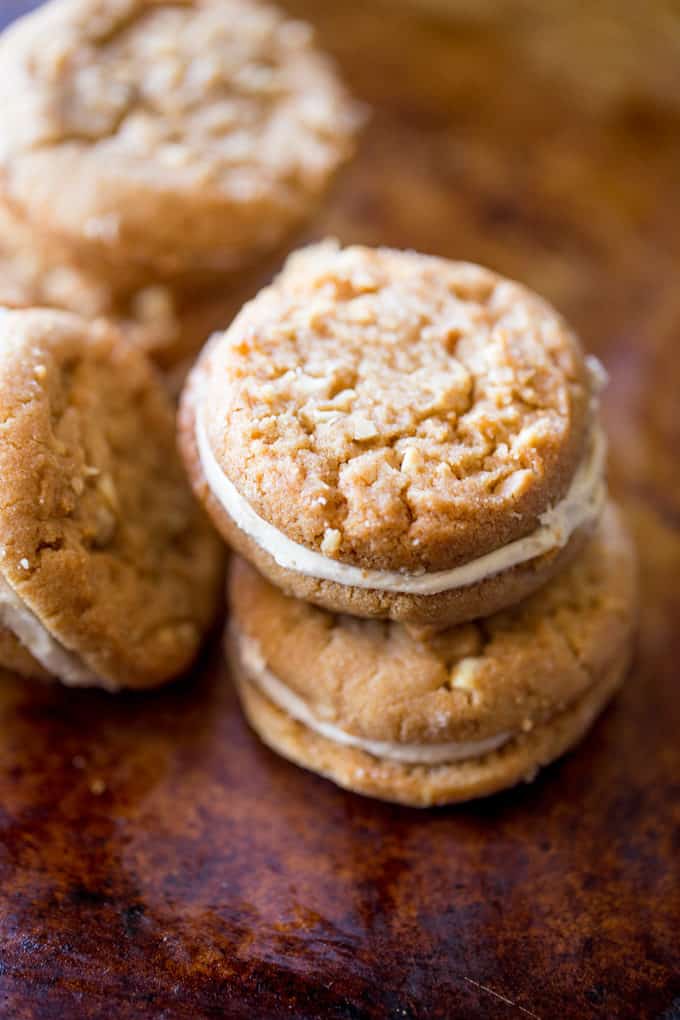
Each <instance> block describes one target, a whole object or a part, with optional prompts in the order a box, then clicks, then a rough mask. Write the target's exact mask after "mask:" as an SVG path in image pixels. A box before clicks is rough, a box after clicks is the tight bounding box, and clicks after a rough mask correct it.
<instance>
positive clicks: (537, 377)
mask: <svg viewBox="0 0 680 1020" xmlns="http://www.w3.org/2000/svg"><path fill="white" fill-rule="evenodd" d="M189 389H190V391H191V392H190V395H189V397H188V398H187V399H188V400H192V401H193V403H194V405H195V409H196V414H197V415H198V414H201V415H202V416H203V423H204V426H205V430H206V434H207V436H208V439H209V441H210V444H211V447H212V450H213V452H214V455H215V457H216V459H217V461H218V463H219V465H220V467H221V468H222V469H223V471H224V473H225V474H226V476H227V478H228V479H230V480H231V481H232V482H233V484H234V485H235V486H236V487H237V489H238V491H239V493H240V494H241V495H242V496H243V497H245V499H246V500H247V501H248V503H249V504H250V505H251V506H252V508H253V509H254V510H255V511H256V512H257V513H258V514H259V515H260V516H261V517H263V518H264V519H265V520H266V521H267V522H269V523H271V524H273V525H274V526H275V527H276V528H277V529H279V530H280V531H281V532H283V534H284V535H285V536H287V537H288V538H290V539H292V540H294V541H295V542H298V543H300V544H302V545H304V546H306V547H307V548H310V549H313V550H315V551H318V552H320V553H322V554H324V555H326V556H328V557H331V558H333V559H337V560H338V561H341V562H343V563H348V564H353V565H356V566H359V567H361V568H364V569H368V568H371V569H382V570H398V571H404V572H415V573H418V572H421V571H437V570H444V569H447V568H451V567H455V566H458V565H459V564H461V563H466V562H468V561H470V560H472V559H475V558H477V557H480V556H482V555H484V554H486V553H488V552H490V551H492V550H494V549H497V548H500V547H502V546H503V545H506V544H507V543H509V542H511V541H513V540H515V539H518V538H521V537H523V536H525V535H527V534H529V533H531V532H532V531H533V530H535V528H536V527H537V526H538V523H539V517H540V515H541V514H542V513H543V512H545V511H546V510H547V509H548V508H549V507H551V506H552V505H554V504H555V503H557V502H558V501H559V500H560V499H561V498H562V497H563V496H564V495H565V492H566V491H567V489H568V486H569V484H570V481H571V479H572V477H573V475H574V472H575V471H576V469H577V467H578V465H579V463H580V462H581V460H582V459H583V457H584V455H585V452H586V449H587V443H588V437H589V432H590V428H591V425H592V420H591V418H592V415H591V407H592V396H593V392H592V391H593V382H592V379H591V377H590V374H589V371H588V367H587V364H586V361H585V359H584V356H583V353H582V350H581V347H580V345H579V342H578V340H577V339H576V337H575V336H574V334H573V333H572V332H571V331H570V329H569V328H568V327H567V325H566V324H565V323H564V321H563V320H562V319H561V317H560V316H559V315H558V314H557V313H556V312H554V311H553V310H552V309H551V308H550V306H548V305H547V304H546V303H545V302H544V301H542V300H541V299H540V298H539V297H537V296H536V295H534V294H532V293H531V292H529V291H528V290H527V289H526V288H524V287H522V286H520V285H519V284H516V283H513V282H511V281H508V280H506V279H503V278H502V277H499V276H498V275H496V274H495V273H493V272H491V271H489V270H486V269H483V268H481V267H478V266H474V265H470V264H466V263H455V262H450V261H447V260H444V259H439V258H433V257H427V256H423V255H418V254H415V253H408V252H398V251H391V250H386V249H368V248H361V247H352V248H347V249H340V248H338V247H337V246H336V245H334V244H332V243H326V244H323V245H318V246H314V247H311V248H308V249H304V250H302V251H301V252H298V253H297V254H295V255H294V256H292V257H291V258H290V259H289V261H288V263H287V264H286V267H285V269H284V271H283V273H282V274H281V276H280V277H279V278H278V279H277V280H276V281H275V282H274V284H273V285H272V286H271V287H269V288H267V289H265V290H264V291H262V292H260V294H259V295H258V296H257V297H256V298H255V300H254V301H252V302H251V303H250V304H248V305H246V306H245V308H244V309H243V311H242V312H241V314H240V315H239V316H238V318H237V319H236V321H235V322H234V323H233V324H232V326H231V328H230V329H229V330H228V331H227V333H226V334H225V335H224V336H223V338H222V339H221V340H216V341H215V342H213V343H212V344H211V345H210V347H209V348H208V349H207V350H206V352H205V353H204V355H203V357H202V359H201V360H200V361H199V364H198V367H197V368H196V370H195V372H194V376H193V379H192V382H191V383H190V387H189Z"/></svg>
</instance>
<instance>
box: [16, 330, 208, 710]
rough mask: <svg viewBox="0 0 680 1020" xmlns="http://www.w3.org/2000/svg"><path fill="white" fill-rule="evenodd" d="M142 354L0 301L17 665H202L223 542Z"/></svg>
mask: <svg viewBox="0 0 680 1020" xmlns="http://www.w3.org/2000/svg"><path fill="white" fill-rule="evenodd" d="M173 418H174V415H173V409H172V405H171V403H170V400H169V398H168V397H167V395H166V393H165V391H164V389H163V386H162V384H161V382H160V380H159V378H158V377H157V375H156V373H155V372H154V370H153V368H152V367H151V365H150V364H149V362H148V361H147V360H146V358H145V357H144V356H143V355H142V354H140V353H139V351H137V350H135V349H134V348H133V347H132V346H131V345H130V344H128V343H127V342H126V341H125V340H124V338H123V337H122V336H121V335H120V333H119V332H117V331H116V330H115V329H114V328H113V327H112V326H111V325H110V324H108V323H106V322H105V321H103V320H98V321H95V322H94V323H88V322H87V321H86V320H84V319H82V318H79V317H78V316H75V315H71V314H68V313H65V312H56V311H31V310H27V311H1V312H0V428H1V429H2V442H0V475H1V476H2V479H3V484H2V490H1V492H0V624H1V625H2V628H3V629H4V630H5V631H7V630H9V631H11V632H12V634H13V635H14V637H15V638H16V639H17V640H18V642H19V643H20V644H21V645H22V646H23V648H24V649H25V651H26V652H28V653H30V657H31V658H26V657H24V659H23V662H18V661H17V659H16V642H14V645H13V643H12V641H11V640H5V639H3V640H2V641H0V661H1V662H2V663H3V664H4V665H6V666H7V667H8V668H16V669H18V671H19V672H22V673H28V674H32V673H33V672H34V668H33V664H34V663H36V662H37V663H38V665H39V666H40V667H41V672H42V673H47V674H49V675H51V676H56V677H59V678H60V679H61V680H63V681H64V682H65V683H67V684H74V685H81V686H82V685H97V686H102V687H106V688H108V689H110V690H115V689H118V688H121V687H140V688H141V687H150V686H154V685H157V684H161V683H163V682H165V681H166V680H169V679H171V678H172V677H174V676H177V675H178V674H180V673H182V672H183V671H184V670H185V669H186V668H187V667H188V666H189V665H190V663H191V662H192V660H193V659H194V657H195V656H196V654H197V652H198V649H199V647H200V644H201V641H202V639H203V636H204V635H205V632H206V630H207V629H208V627H209V626H210V624H211V622H212V620H213V618H214V614H215V611H216V608H217V605H218V602H219V589H220V583H221V582H220V579H221V575H222V549H221V546H220V543H219V540H218V538H217V536H216V535H215V534H214V532H213V531H212V529H211V527H210V525H209V523H208V522H207V520H206V519H205V517H204V516H203V513H202V511H201V510H200V508H199V507H198V506H197V505H196V504H195V502H194V500H193V498H192V495H191V492H190V490H189V488H188V486H187V484H186V481H185V479H184V476H183V472H182V468H181V465H180V462H179V458H178V456H177V453H176V450H175V442H174V422H173Z"/></svg>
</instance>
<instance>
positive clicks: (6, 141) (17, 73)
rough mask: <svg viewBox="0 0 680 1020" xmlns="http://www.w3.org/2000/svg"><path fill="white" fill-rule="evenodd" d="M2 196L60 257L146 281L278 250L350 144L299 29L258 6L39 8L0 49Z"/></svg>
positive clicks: (339, 104)
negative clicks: (139, 270)
mask: <svg viewBox="0 0 680 1020" xmlns="http://www.w3.org/2000/svg"><path fill="white" fill-rule="evenodd" d="M0 63H1V64H2V67H3V74H2V77H1V79H0V108H2V111H3V125H2V135H1V137H0V167H1V169H2V194H3V196H4V200H5V201H6V202H7V203H8V204H9V205H11V207H12V208H13V209H14V210H15V212H16V213H17V214H18V215H20V216H21V217H22V218H24V219H27V220H28V221H30V222H31V223H32V224H33V225H34V227H35V228H36V229H39V230H40V232H42V233H47V234H49V235H52V236H53V237H54V238H55V239H58V240H59V241H60V242H64V243H66V244H67V245H70V246H71V247H73V246H75V247H76V248H77V247H78V246H82V248H83V251H84V253H85V255H86V257H87V258H88V260H89V261H91V260H92V258H93V257H96V256H97V255H101V256H103V257H104V258H108V259H110V260H113V261H114V262H117V263H119V264H120V265H121V266H122V265H123V264H125V263H131V264H132V265H134V264H137V266H138V267H141V266H144V265H146V266H148V265H152V266H153V268H154V270H156V271H157V272H168V273H171V274H172V273H175V272H183V271H185V270H186V271H188V270H192V271H193V270H198V269H202V268H204V269H217V270H222V269H224V268H231V267H232V266H233V265H234V264H240V263H241V262H242V261H243V260H244V259H245V258H246V257H251V256H252V255H253V254H254V253H255V252H257V250H258V249H261V248H269V247H272V246H274V245H275V244H277V243H278V242H279V240H280V239H281V238H282V236H283V235H284V234H285V233H286V232H287V231H288V229H289V228H290V227H291V226H295V225H297V224H299V223H300V221H301V220H302V219H304V218H305V216H306V215H307V214H308V213H309V211H310V209H311V208H313V207H314V205H315V203H316V201H317V199H318V198H319V196H320V195H321V194H322V192H323V191H324V190H325V188H326V185H327V184H328V182H329V179H330V178H331V177H332V175H333V174H334V172H335V170H336V169H337V167H338V165H339V164H340V163H341V162H342V161H343V160H344V159H345V158H346V157H347V156H348V154H349V153H350V150H351V148H352V137H353V134H354V129H355V126H356V123H357V115H356V110H355V109H354V107H353V106H352V105H351V104H350V103H349V101H348V99H347V97H346V95H345V92H344V90H343V89H342V87H341V85H340V84H339V82H338V80H337V78H336V76H335V73H334V71H333V69H332V68H331V66H330V65H329V63H328V62H327V60H326V59H325V58H324V57H323V56H321V55H320V54H319V53H318V52H317V51H316V50H315V48H314V46H313V43H312V40H311V31H310V29H309V27H308V26H307V25H305V24H302V23H299V22H293V21H290V20H288V19H286V18H285V17H284V16H283V15H282V14H281V13H280V12H278V11H277V10H276V9H275V8H273V7H269V6H265V5H261V4H259V3H258V2H257V0H174V2H164V0H58V2H57V0H52V2H50V3H47V4H45V5H44V6H42V7H41V8H40V9H39V10H38V11H36V12H35V13H33V14H31V15H29V16H27V17H25V18H23V19H21V20H20V21H18V22H16V23H15V24H14V25H13V26H12V27H10V29H8V30H7V31H6V32H5V33H4V34H3V36H2V38H1V40H0Z"/></svg>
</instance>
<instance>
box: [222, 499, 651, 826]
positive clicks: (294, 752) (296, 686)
mask: <svg viewBox="0 0 680 1020" xmlns="http://www.w3.org/2000/svg"><path fill="white" fill-rule="evenodd" d="M635 582H636V579H635V557H634V552H633V548H632V545H631V541H630V538H629V536H628V534H627V532H626V530H625V528H624V526H623V523H622V521H621V519H620V516H619V514H618V513H617V511H616V510H615V509H614V508H613V507H612V506H611V505H610V506H609V508H608V509H607V511H606V513H605V515H604V517H603V519H602V521H601V523H600V525H599V527H598V530H597V532H596V533H595V535H594V536H593V537H592V538H591V539H590V542H589V544H588V546H587V548H586V549H585V550H584V551H583V553H582V554H581V555H580V556H579V557H578V558H577V559H576V560H575V561H574V562H573V563H572V565H571V566H570V567H569V568H568V569H567V570H565V571H564V572H563V573H562V574H561V575H560V576H559V577H556V578H554V579H553V580H552V581H551V582H550V583H549V584H548V585H547V586H546V587H545V588H544V589H543V590H542V591H541V592H538V593H536V594H535V595H533V596H531V597H530V598H528V599H527V600H526V601H525V602H523V603H521V604H520V605H517V606H514V607H513V608H512V609H509V610H506V611H505V612H502V613H498V614H496V615H495V616H492V617H488V618H487V619H485V620H483V621H478V622H476V623H469V624H465V625H462V626H459V627H454V628H450V629H449V630H446V631H442V632H440V633H439V634H437V635H436V636H433V637H430V638H428V639H422V640H417V639H415V638H414V637H412V636H410V635H409V633H408V632H407V630H406V629H405V628H404V627H402V626H401V625H399V624H396V623H391V622H388V623H385V622H378V621H367V620H358V619H354V618H352V617H348V616H338V615H334V614H331V613H327V612H325V611H323V610H320V609H317V608H315V607H313V606H310V605H308V604H306V603H303V602H300V601H299V600H295V599H291V598H288V597H287V596H285V595H283V594H282V593H281V592H280V591H279V590H278V589H277V588H275V587H273V586H272V585H270V584H269V583H268V582H267V581H265V580H264V579H263V578H262V577H261V576H260V575H258V574H257V573H256V571H254V570H253V568H252V567H250V566H249V565H248V564H247V563H246V562H245V561H244V560H241V559H234V560H233V561H232V565H231V568H230V579H229V596H230V602H231V607H232V617H233V619H232V625H231V634H230V640H229V648H230V656H231V662H232V666H233V669H234V675H235V678H236V681H237V684H238V689H239V694H240V697H241V700H242V703H243V706H244V709H245V712H246V714H247V716H248V718H249V720H250V722H251V724H252V726H253V727H254V729H255V730H256V731H257V733H258V734H259V735H260V737H261V738H262V739H263V740H264V742H265V743H267V744H269V745H270V746H271V747H273V748H274V749H275V750H277V751H278V752H279V753H281V754H283V755H284V756H285V757H287V758H290V759H291V760H292V761H294V762H297V763H298V764H300V765H303V766H304V767H306V768H308V769H311V770H312V771H314V772H318V773H320V774H322V775H324V776H327V777H328V778H330V779H332V780H334V781H335V782H336V783H338V784H339V785H341V786H345V787H347V788H348V789H351V790H356V791H357V792H360V793H365V794H369V795H371V796H375V797H380V798H382V799H385V800H393V801H399V802H402V803H405V804H412V805H415V806H420V807H427V806H430V805H434V804H444V803H449V802H453V801H461V800H467V799H469V798H472V797H479V796H482V795H485V794H489V793H493V792H495V791H496V790H500V789H503V788H505V787H509V786H512V785H514V784H515V783H517V782H520V781H521V780H523V779H524V780H530V779H532V778H533V777H534V776H535V775H536V772H537V771H538V769H539V768H541V767H542V766H543V765H546V764H547V763H548V762H550V761H552V760H553V759H555V758H556V757H558V756H559V755H561V754H562V753H563V752H564V751H565V750H567V748H569V747H571V746H572V744H574V743H575V742H576V741H577V740H578V739H579V738H580V737H581V736H582V735H583V733H584V732H585V730H586V729H587V728H588V726H589V725H590V724H591V722H592V721H593V719H594V718H595V716H596V715H597V713H598V712H599V711H600V710H601V709H602V707H603V706H604V704H605V703H606V701H607V700H608V699H609V697H610V696H611V694H612V693H613V691H614V690H615V689H616V688H617V687H618V685H619V684H620V682H621V680H622V678H623V675H624V672H625V670H626V668H627V665H628V662H629V658H630V652H631V639H632V634H633V628H634V620H635V600H636V583H635Z"/></svg>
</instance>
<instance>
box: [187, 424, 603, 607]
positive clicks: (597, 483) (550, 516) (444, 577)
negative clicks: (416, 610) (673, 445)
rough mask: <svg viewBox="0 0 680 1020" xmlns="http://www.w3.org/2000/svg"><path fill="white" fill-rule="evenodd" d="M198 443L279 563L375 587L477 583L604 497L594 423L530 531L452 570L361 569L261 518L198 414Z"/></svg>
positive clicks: (598, 507)
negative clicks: (573, 467)
mask: <svg viewBox="0 0 680 1020" xmlns="http://www.w3.org/2000/svg"><path fill="white" fill-rule="evenodd" d="M196 443H197V447H198V455H199V459H200V462H201V467H202V469H203V473H204V475H205V478H206V481H207V482H208V485H209V487H210V490H211V492H212V494H213V495H214V496H215V497H216V499H217V500H218V501H219V502H220V504H221V506H222V507H223V509H224V510H225V511H226V512H227V513H228V514H229V516H230V517H231V519H232V520H233V521H234V523H235V524H236V525H237V526H238V527H239V528H240V529H241V531H243V532H244V533H245V534H246V535H248V537H249V538H250V539H252V541H253V542H255V544H256V545H258V546H259V547H260V548H261V549H263V550H264V551H265V552H266V553H268V554H269V555H270V556H271V557H272V559H274V560H275V562H276V563H277V564H278V565H279V566H280V567H283V568H284V569H286V570H294V571H296V572H297V573H299V574H304V575H306V576H307V577H314V578H316V579H318V580H320V581H333V582H335V583H336V584H343V585H347V586H348V587H352V588H368V589H371V590H373V591H387V592H394V593H402V594H406V595H436V594H437V593H438V592H442V591H451V590H452V589H455V588H465V587H467V586H468V585H471V584H477V583H478V582H479V581H484V580H485V579H486V578H488V577H492V576H493V575H494V574H500V573H501V572H502V571H504V570H510V569H511V568H512V567H515V566H518V565H519V564H520V563H526V562H527V561H528V560H533V559H535V558H536V557H537V556H541V555H542V554H543V553H546V552H550V551H551V550H552V549H558V548H562V547H563V546H565V545H566V544H567V542H568V541H569V539H570V537H571V535H572V534H573V533H574V531H576V529H577V528H579V527H581V526H582V525H585V524H588V523H591V522H594V521H595V520H596V519H597V518H598V517H599V515H600V513H601V511H602V509H603V507H604V503H605V499H606V485H605V482H604V471H605V461H606V450H607V444H606V440H605V436H604V433H603V431H602V429H601V428H599V426H595V427H594V429H593V434H592V441H591V443H590V447H589V452H588V455H587V456H586V458H585V459H584V461H583V462H582V463H581V465H580V466H579V468H578V470H577V472H576V474H575V475H574V478H573V479H572V483H571V486H570V488H569V491H568V492H567V495H566V496H565V497H564V499H563V500H561V501H560V502H559V503H558V504H557V505H556V506H554V507H552V508H551V509H550V510H546V511H545V513H543V514H541V516H540V521H541V523H540V525H539V527H538V528H536V530H535V531H534V532H532V534H531V535H526V536H525V537H524V538H519V539H517V540H516V541H514V542H509V543H508V544H507V545H504V546H502V547H501V548H500V549H494V550H493V552H490V553H487V554H486V555H485V556H480V557H478V558H477V559H475V560H471V561H470V562H469V563H464V564H463V565H462V566H459V567H452V568H451V569H450V570H437V571H432V572H429V573H427V572H425V571H423V572H422V573H419V574H408V573H404V572H401V571H394V570H362V569H361V567H356V566H353V565H351V564H349V563H340V562H339V561H338V560H334V559H331V558H330V557H328V556H324V555H322V554H321V553H319V552H316V551H315V550H313V549H307V548H306V547H305V546H304V545H300V543H298V542H294V541H293V540H292V539H290V538H288V537H287V536H286V535H284V534H283V532H281V531H279V530H278V528H275V527H274V526H273V525H272V524H269V522H268V521H265V520H264V519H263V518H262V517H260V516H259V514H257V513H256V512H255V511H254V510H253V508H252V507H251V506H250V504H249V503H248V501H247V500H246V499H245V498H244V497H243V496H242V495H241V493H240V492H239V491H238V489H237V488H236V486H235V485H234V483H233V482H232V481H231V480H230V479H229V478H227V476H226V474H225V473H224V471H223V470H222V468H221V467H220V465H219V464H218V463H217V459H216V457H215V454H214V453H213V451H212V447H211V445H210V441H209V439H208V435H207V432H206V429H205V426H204V424H203V420H202V417H201V415H200V413H197V415H196Z"/></svg>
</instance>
